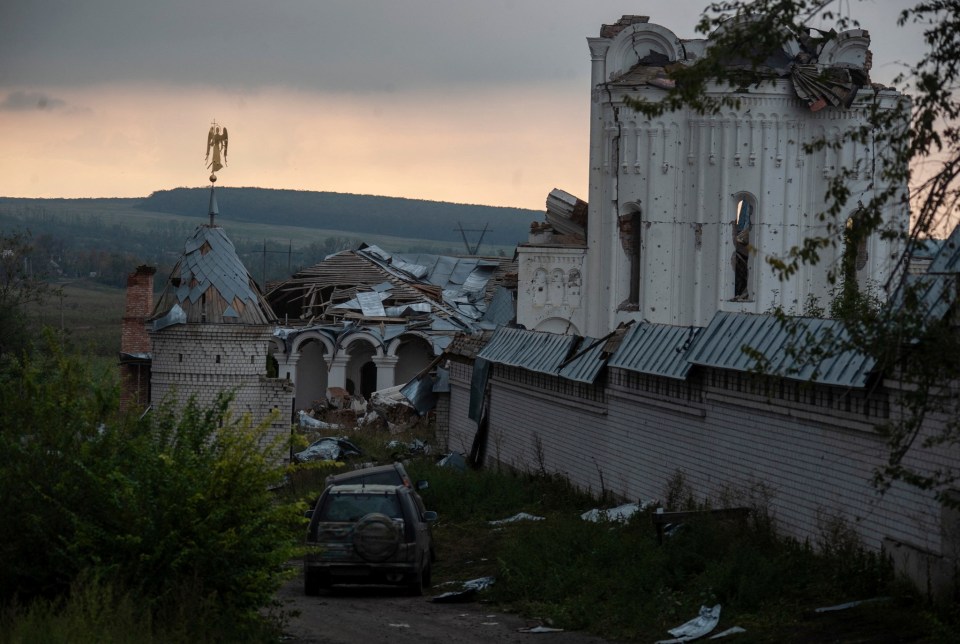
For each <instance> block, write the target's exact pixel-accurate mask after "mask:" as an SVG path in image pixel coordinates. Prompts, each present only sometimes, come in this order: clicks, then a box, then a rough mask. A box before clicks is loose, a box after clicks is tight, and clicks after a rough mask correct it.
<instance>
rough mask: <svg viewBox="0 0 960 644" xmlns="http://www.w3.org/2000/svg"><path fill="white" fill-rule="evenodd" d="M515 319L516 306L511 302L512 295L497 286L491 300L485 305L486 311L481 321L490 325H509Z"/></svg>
mask: <svg viewBox="0 0 960 644" xmlns="http://www.w3.org/2000/svg"><path fill="white" fill-rule="evenodd" d="M516 317H517V305H516V303H514V301H513V293H512V292H511V291H508V290H507V289H505V288H503V287H502V286H498V287H497V290H496V291H494V294H493V299H492V300H490V303H489V304H487V311H486V313H484V314H483V321H484V322H490V323H491V324H495V325H501V324H509V323H510V322H512V321H513V320H514V319H516Z"/></svg>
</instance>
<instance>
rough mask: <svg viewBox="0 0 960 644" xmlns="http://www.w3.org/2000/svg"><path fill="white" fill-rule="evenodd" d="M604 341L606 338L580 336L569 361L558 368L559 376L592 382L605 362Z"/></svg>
mask: <svg viewBox="0 0 960 644" xmlns="http://www.w3.org/2000/svg"><path fill="white" fill-rule="evenodd" d="M606 342H607V341H606V338H604V339H602V340H598V339H596V338H590V337H584V338H582V339H581V340H580V344H579V346H578V347H577V349H576V351H575V352H574V354H573V357H572V359H571V360H570V362H568V363H566V364H565V365H563V366H562V367H561V368H560V372H559V375H560V377H561V378H567V379H568V380H575V381H577V382H585V383H588V384H593V382H595V381H596V379H597V375H599V373H600V370H601V369H602V368H603V366H604V365H605V364H607V356H606V354H604V352H603V348H604V346H606Z"/></svg>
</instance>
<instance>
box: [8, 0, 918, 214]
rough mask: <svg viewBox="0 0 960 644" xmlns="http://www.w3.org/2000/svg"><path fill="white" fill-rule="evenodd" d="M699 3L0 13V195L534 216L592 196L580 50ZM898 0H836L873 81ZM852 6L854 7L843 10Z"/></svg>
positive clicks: (200, 1) (543, 0)
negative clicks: (286, 198) (474, 209)
mask: <svg viewBox="0 0 960 644" xmlns="http://www.w3.org/2000/svg"><path fill="white" fill-rule="evenodd" d="M707 4H708V3H707V2H706V0H669V1H665V0H659V1H657V2H650V1H638V0H635V1H633V2H626V1H619V0H617V1H614V0H483V1H482V2H466V1H460V0H272V1H270V2H267V1H265V0H0V195H2V196H21V197H95V196H102V197H121V196H145V195H147V194H149V193H150V192H152V191H154V190H158V189H164V188H174V187H179V186H202V185H208V184H207V181H206V178H207V176H208V174H209V172H208V170H207V169H206V167H205V165H204V153H205V143H206V132H207V129H208V128H209V126H210V123H211V121H212V120H213V119H216V121H217V122H218V123H221V124H223V125H224V126H226V127H227V128H228V130H229V133H230V148H229V156H228V166H227V168H225V169H224V170H222V171H221V172H220V173H218V174H219V177H220V180H219V182H218V184H217V185H221V186H259V187H267V188H294V189H303V190H325V191H333V192H354V193H363V194H378V195H389V196H399V197H411V198H417V199H433V200H440V201H454V202H462V203H480V204H490V205H500V206H520V207H526V208H535V209H538V210H541V209H543V207H544V200H545V198H546V195H547V193H548V192H549V191H550V190H551V189H552V188H555V187H559V188H563V189H565V190H567V191H569V192H572V193H574V194H576V195H578V196H580V197H582V198H586V196H587V194H586V193H587V168H588V157H587V152H588V150H587V133H588V123H587V117H588V112H589V96H590V55H589V49H588V47H587V43H586V38H587V37H590V36H596V35H598V34H599V30H600V26H601V24H603V23H612V22H614V21H616V20H617V19H618V18H619V17H620V16H621V15H623V14H644V15H649V16H650V18H651V22H656V23H659V24H662V25H664V26H666V27H668V28H669V29H671V30H672V31H674V32H675V33H676V34H677V35H678V36H680V37H681V38H693V37H698V34H696V33H695V31H694V28H695V25H696V22H697V18H698V15H699V13H700V12H701V11H702V10H703V9H704V7H705V6H706V5H707ZM910 4H913V3H912V2H901V1H899V0H860V1H859V2H858V1H857V0H840V2H839V7H840V8H841V9H842V10H843V11H844V12H847V11H849V12H851V13H852V15H853V16H854V17H855V18H859V19H860V20H861V22H862V23H863V26H864V27H865V28H867V29H869V30H870V33H871V35H872V37H873V44H872V49H873V51H874V70H873V78H874V80H878V81H881V82H889V81H890V80H891V79H892V78H893V77H894V75H895V74H896V72H897V71H901V68H900V67H899V66H898V62H899V61H906V62H912V61H915V60H916V59H917V58H918V57H919V55H920V53H921V52H922V43H921V42H920V35H919V34H920V32H919V30H918V29H917V28H915V27H914V28H910V29H899V28H897V27H896V24H895V19H896V14H897V12H898V11H899V9H901V8H903V7H904V6H908V5H910ZM848 7H849V9H848Z"/></svg>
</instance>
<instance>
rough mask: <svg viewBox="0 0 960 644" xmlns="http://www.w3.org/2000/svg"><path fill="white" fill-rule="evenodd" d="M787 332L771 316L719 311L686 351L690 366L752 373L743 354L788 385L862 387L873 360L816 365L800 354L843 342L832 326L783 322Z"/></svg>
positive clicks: (835, 359) (849, 357)
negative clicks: (828, 342) (761, 361)
mask: <svg viewBox="0 0 960 644" xmlns="http://www.w3.org/2000/svg"><path fill="white" fill-rule="evenodd" d="M789 321H790V323H791V324H793V325H794V326H795V328H794V329H792V330H791V329H788V328H787V327H785V326H784V324H783V323H782V322H781V321H780V320H778V319H777V318H776V317H774V316H772V315H757V314H750V313H728V312H724V311H719V312H718V313H717V314H716V315H714V316H713V319H712V320H711V321H710V324H709V325H708V326H707V328H705V329H704V330H703V331H702V332H701V333H700V334H699V338H698V339H697V341H696V344H695V345H694V346H693V348H692V349H691V350H690V353H689V361H690V362H691V363H692V364H696V365H702V366H705V367H715V368H718V369H731V370H735V371H756V370H757V361H756V359H755V357H754V356H752V355H750V353H749V351H754V352H757V353H758V354H759V355H761V356H763V358H764V359H765V360H766V361H767V363H768V365H769V368H768V369H765V370H764V373H770V374H771V375H776V376H782V377H784V378H789V379H791V380H800V381H816V382H819V383H822V384H827V385H838V386H845V387H860V388H862V387H865V386H866V383H867V379H868V377H869V376H870V372H871V370H872V369H873V367H874V360H873V359H872V358H871V357H869V356H866V355H863V354H860V353H855V352H853V351H844V352H842V353H839V354H836V355H831V356H826V357H822V358H820V359H816V358H814V357H813V356H810V355H805V354H804V353H803V352H804V350H805V349H806V348H808V347H813V346H817V345H819V344H820V343H821V342H822V341H823V340H824V339H827V338H830V337H834V338H843V337H845V336H846V333H845V331H844V329H843V325H842V324H841V323H840V322H839V321H837V320H821V319H817V318H789Z"/></svg>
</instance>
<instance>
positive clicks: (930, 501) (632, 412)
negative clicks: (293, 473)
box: [122, 16, 960, 592]
mask: <svg viewBox="0 0 960 644" xmlns="http://www.w3.org/2000/svg"><path fill="white" fill-rule="evenodd" d="M716 35H717V34H712V35H710V36H708V37H707V38H703V39H684V38H680V37H678V36H677V35H676V34H675V33H674V32H672V31H671V30H670V29H668V28H667V27H664V26H661V25H657V24H654V23H651V22H649V20H648V19H647V18H645V17H640V16H624V17H623V18H621V19H620V20H618V21H617V22H615V23H613V24H609V25H603V26H602V27H601V28H600V31H599V35H598V36H596V37H591V38H588V39H587V44H588V46H589V54H590V65H591V75H592V80H591V86H592V88H591V95H590V100H591V110H590V138H589V194H588V195H586V197H587V198H586V200H582V199H580V198H579V197H577V196H574V195H572V194H569V193H567V192H565V191H563V190H554V191H552V192H551V193H550V194H549V195H548V197H547V209H546V218H545V221H543V222H535V223H534V224H533V225H531V228H530V236H529V239H528V240H527V242H526V243H523V244H520V246H519V247H518V249H517V255H516V264H515V265H514V264H512V263H511V262H509V261H505V260H493V259H490V260H488V259H479V258H448V257H446V258H440V257H430V256H419V257H406V256H396V255H391V254H390V253H387V252H385V251H383V250H382V249H379V248H376V247H363V248H360V249H357V250H354V251H344V252H343V253H338V254H336V255H334V256H332V257H330V258H328V259H327V260H325V261H324V262H321V263H320V264H318V265H316V266H313V267H311V268H309V269H306V270H304V271H301V272H300V273H298V274H297V275H294V276H292V277H291V278H290V279H288V280H286V281H284V282H283V283H282V284H279V285H274V286H271V288H270V289H269V290H268V292H267V293H266V295H265V296H264V295H261V293H260V291H259V289H258V288H257V285H256V284H255V283H254V281H253V280H252V279H251V278H250V277H249V273H247V272H246V270H245V269H243V267H242V264H241V263H240V262H239V260H238V259H236V255H235V253H233V249H232V246H230V245H229V242H228V241H227V240H226V237H225V235H223V233H222V229H219V228H216V227H214V226H212V224H211V226H210V227H206V226H202V227H201V228H200V229H198V232H197V234H196V235H195V237H194V238H193V239H191V240H189V241H188V243H187V247H186V248H185V252H184V257H183V259H182V260H181V264H180V265H178V267H177V269H176V270H175V271H174V274H173V275H171V277H170V280H169V282H168V284H167V285H166V289H167V290H166V292H165V294H164V296H163V297H161V299H160V302H159V303H157V304H156V305H154V304H153V302H152V299H150V298H147V296H146V294H147V293H149V292H150V290H149V288H148V287H147V286H146V285H145V284H146V282H147V281H148V280H152V273H151V272H150V269H148V268H142V269H140V270H138V272H137V273H135V274H134V275H133V276H131V289H130V291H129V292H130V293H136V292H138V291H137V289H140V291H139V292H141V293H142V294H143V295H142V297H140V298H139V299H137V298H136V297H128V308H127V317H125V329H124V338H125V344H124V353H123V355H122V361H123V363H124V364H123V367H122V368H123V369H124V370H125V382H126V383H127V385H128V386H127V388H126V391H127V392H128V393H129V394H130V398H129V399H130V402H131V404H139V405H144V404H146V403H147V402H148V401H149V402H158V401H159V400H160V399H161V398H162V397H163V396H164V395H166V393H167V392H168V391H171V390H172V388H173V387H174V386H175V387H176V388H177V390H178V391H179V393H180V395H184V394H195V395H198V397H199V396H201V395H207V396H209V394H204V393H203V392H208V391H212V390H215V389H219V388H223V387H226V386H230V387H233V388H235V389H237V390H239V391H242V392H245V393H244V394H243V395H238V397H237V405H238V408H239V409H242V410H244V411H249V412H251V413H252V414H253V415H254V416H258V417H262V416H264V415H265V414H266V413H268V411H269V410H270V409H274V408H276V409H280V410H281V411H284V410H286V413H285V416H284V417H283V418H282V422H280V423H279V424H278V425H277V431H289V428H290V424H291V423H292V422H293V419H294V412H295V410H297V409H304V408H307V407H309V406H310V405H311V404H312V403H313V401H315V400H323V399H327V400H329V399H330V398H332V397H336V396H339V395H341V392H343V395H350V393H351V392H352V393H354V394H359V395H364V396H366V395H367V394H370V393H372V392H373V391H375V390H381V389H384V388H389V387H394V386H398V385H404V384H407V386H406V387H405V388H404V391H406V392H408V393H409V394H410V395H411V397H413V398H417V399H418V400H419V402H420V403H422V405H423V408H424V409H425V408H426V407H429V406H430V405H431V404H435V412H436V418H437V440H438V441H439V442H440V443H442V444H441V445H439V447H440V448H441V449H445V450H452V451H454V452H460V453H462V454H464V455H465V456H467V458H468V459H470V460H471V461H472V462H473V463H475V464H477V465H481V464H483V463H490V462H493V461H498V462H500V463H504V464H507V465H510V466H513V467H516V468H520V469H528V470H535V471H543V472H548V473H555V474H560V475H563V476H565V477H567V478H569V479H570V480H571V482H573V483H574V484H575V485H577V486H578V487H581V488H584V489H590V490H593V491H594V492H600V491H601V490H602V491H605V492H608V493H612V494H613V495H615V496H617V497H620V498H623V499H628V500H648V501H650V500H657V499H663V498H664V494H665V492H664V490H665V488H666V486H667V483H668V481H670V480H674V479H675V477H676V476H677V475H678V474H679V475H682V477H683V479H684V480H685V481H686V483H687V484H688V485H689V486H690V490H691V492H692V494H694V495H695V497H696V498H697V499H701V500H706V501H713V502H717V501H718V500H720V499H723V500H726V501H732V502H736V503H737V504H738V505H752V504H762V505H763V506H764V507H765V508H767V509H768V510H769V512H770V513H771V514H772V515H773V516H774V517H775V520H776V522H777V525H778V527H779V529H780V530H781V531H782V532H784V533H785V534H788V535H791V536H795V537H797V538H799V539H815V538H816V536H817V535H818V534H819V533H820V531H821V530H823V529H824V527H825V526H826V525H828V524H829V522H831V521H842V522H843V523H844V524H845V525H847V526H848V527H849V528H850V529H851V530H853V531H854V532H855V533H856V534H857V536H858V537H859V538H860V539H861V541H862V543H863V544H864V545H865V546H866V547H868V548H870V549H873V550H883V551H884V552H885V553H887V554H888V555H889V556H890V557H891V558H892V559H893V560H894V562H895V564H896V565H897V567H898V570H900V571H901V572H904V573H906V574H909V575H910V576H911V577H913V578H914V579H915V580H916V581H917V582H918V583H919V584H920V585H921V587H924V588H928V589H931V590H932V591H933V592H942V591H943V589H944V588H947V587H948V586H949V585H950V584H951V583H955V579H953V577H952V575H953V572H952V571H955V570H956V568H957V566H958V555H960V516H958V513H957V512H956V511H954V510H950V509H949V508H946V507H944V506H942V505H941V504H939V503H938V502H937V500H936V499H935V498H934V497H933V495H932V493H930V492H925V491H923V490H920V489H918V488H915V487H910V486H906V485H902V484H899V483H895V484H894V485H893V486H892V487H891V488H890V489H889V490H887V491H886V493H885V494H883V495H881V494H879V493H878V492H877V490H876V489H875V488H874V487H873V486H872V485H871V479H872V475H873V468H874V467H876V466H877V465H878V464H879V463H881V462H883V459H884V458H885V456H886V448H887V445H886V443H885V441H884V439H883V438H882V437H881V436H880V435H879V434H878V432H877V426H878V425H881V424H883V423H885V422H892V421H894V420H895V419H896V418H898V417H899V416H900V415H902V414H903V413H904V412H903V410H902V409H901V408H900V407H899V405H900V402H899V397H898V387H899V386H900V383H898V381H897V380H896V374H892V373H888V372H886V371H885V370H884V367H883V365H878V364H876V363H875V362H874V361H873V360H872V359H871V358H869V357H868V356H864V355H859V354H855V353H852V352H846V353H842V354H839V355H833V356H829V357H822V358H821V359H820V360H819V361H817V362H816V363H814V364H807V363H805V362H803V361H802V360H800V359H799V358H797V357H796V356H795V354H793V353H792V352H791V351H790V346H789V345H790V342H791V336H790V335H789V334H788V333H787V332H786V331H785V330H784V327H783V325H781V324H780V323H779V321H778V319H777V318H776V317H775V316H773V315H771V314H770V311H772V310H775V309H776V310H782V311H785V312H787V313H792V314H795V315H799V314H800V313H801V312H802V310H803V308H804V306H805V305H806V304H807V303H808V302H821V303H826V302H828V301H829V298H830V296H831V292H830V288H831V287H830V283H829V280H828V279H827V275H828V271H830V270H831V268H836V267H837V266H839V265H840V264H841V262H844V265H845V266H849V267H850V270H849V271H848V272H847V273H845V274H844V278H845V279H848V280H853V281H855V283H856V285H857V287H858V288H860V289H863V290H864V291H871V292H874V293H875V295H877V296H878V297H880V298H888V297H890V294H888V293H885V292H883V291H882V289H881V288H880V287H881V286H882V285H883V284H886V283H888V281H889V278H890V277H891V276H892V275H894V274H895V271H897V270H902V268H901V269H898V263H899V262H900V260H901V257H902V256H903V252H904V248H903V246H902V242H901V241H899V240H898V239H897V238H896V236H891V237H886V238H884V237H881V236H880V235H879V234H877V235H874V236H872V237H870V238H868V239H866V240H865V241H863V242H860V243H858V244H857V245H856V246H855V247H846V246H845V245H844V244H838V245H837V246H836V247H830V248H827V249H825V250H824V252H823V253H822V254H821V258H820V261H819V262H818V263H817V264H815V265H803V266H801V267H800V269H799V270H798V271H797V272H795V273H793V274H792V275H790V276H789V277H787V278H786V279H783V280H781V279H779V277H778V276H777V275H775V274H774V273H773V272H772V271H771V270H770V269H769V267H768V264H767V261H766V260H767V259H768V258H785V257H786V256H787V254H788V253H789V252H790V249H791V248H793V247H795V246H798V245H800V244H802V242H803V240H804V239H805V238H807V237H809V236H811V235H822V234H824V233H825V230H824V228H823V226H824V225H825V224H824V222H823V221H821V220H820V219H819V218H818V217H817V214H818V213H819V212H821V211H822V210H823V209H824V206H825V203H824V200H823V195H824V194H825V193H826V191H827V186H828V182H829V181H830V180H831V179H832V178H834V177H836V176H837V175H838V173H840V172H847V173H849V176H850V177H851V183H850V184H849V187H850V189H851V194H852V195H853V198H852V199H851V203H854V204H855V203H857V202H858V201H864V202H866V201H867V200H869V199H870V198H871V197H872V196H873V195H874V194H875V193H877V192H878V191H882V190H885V189H887V188H890V187H892V188H893V189H894V190H895V191H896V190H900V191H905V189H906V188H905V187H901V186H888V185H886V184H884V182H883V180H882V178H881V177H880V176H878V175H877V171H876V168H877V164H876V163H875V160H876V155H879V154H882V151H881V150H877V149H873V147H872V146H869V145H862V144H854V143H852V142H843V136H842V135H843V133H845V132H846V131H848V130H850V129H851V128H857V127H860V126H861V125H863V124H865V123H866V122H867V121H866V118H867V111H868V110H869V109H870V107H871V106H872V105H875V104H876V105H879V106H880V107H881V108H882V109H885V108H887V107H893V106H895V105H897V104H898V103H899V102H900V101H902V100H904V99H903V97H902V95H901V94H899V93H898V92H897V91H895V90H894V89H890V88H886V87H883V86H880V85H876V84H873V83H871V82H870V66H871V54H870V50H869V46H870V36H869V33H868V32H867V31H866V30H862V29H855V30H850V31H845V32H842V33H837V34H832V35H830V37H827V38H823V39H821V40H819V41H817V42H816V43H813V44H811V42H809V41H805V40H803V39H797V40H796V41H792V42H790V43H788V44H787V46H786V47H785V48H784V50H783V51H782V52H778V56H777V57H776V58H777V60H780V61H781V63H782V64H781V65H780V66H779V67H775V68H774V72H775V73H774V74H773V75H772V76H770V77H767V78H765V79H763V80H762V82H756V83H753V84H750V85H749V86H745V87H739V88H733V89H730V88H720V87H717V88H715V89H714V90H713V91H715V92H716V94H717V95H718V96H720V95H723V94H724V93H726V94H734V95H735V97H736V98H737V99H738V100H739V103H738V107H736V108H728V109H727V110H726V111H725V112H722V113H719V114H714V115H707V116H705V115H701V114H698V113H696V112H695V111H693V110H679V111H675V112H670V113H668V114H665V115H664V116H663V117H660V118H656V119H647V118H645V117H644V116H642V115H641V114H639V113H637V112H635V111H633V110H632V109H631V108H630V107H629V105H628V103H627V101H626V99H627V98H628V97H629V98H631V99H638V100H650V101H656V100H660V98H661V97H662V96H663V93H664V91H665V88H669V87H670V85H671V83H672V80H671V78H670V70H671V69H674V68H675V67H676V66H677V65H681V66H683V65H690V64H693V63H694V62H695V61H696V60H697V59H698V58H699V57H701V56H702V55H703V53H704V52H705V51H706V50H707V49H708V48H709V47H710V42H711V39H712V38H714V37H716ZM821 77H827V78H831V79H834V81H836V79H840V80H839V81H836V82H833V81H832V82H831V83H825V84H824V83H820V82H818V80H819V79H821ZM817 140H830V141H837V142H839V144H838V145H837V146H823V147H819V148H817V147H816V146H814V148H813V149H808V147H807V146H806V145H805V144H809V143H811V142H814V141H817ZM889 203H890V205H889V207H888V208H887V209H886V210H885V211H884V213H883V217H884V222H883V224H884V227H885V228H887V229H888V230H892V231H901V232H905V231H907V230H908V229H909V212H908V210H907V208H906V206H905V205H903V204H904V203H905V202H904V201H903V200H897V199H894V200H890V201H889ZM856 216H857V213H856V210H855V209H851V211H850V212H848V213H842V214H841V215H840V218H841V221H843V220H847V221H848V222H851V223H852V224H854V225H855V223H856ZM851 258H852V260H853V261H845V260H850V259H851ZM958 272H960V232H958V231H954V233H953V234H952V235H951V236H950V239H948V240H946V242H944V243H943V244H942V246H940V247H939V248H938V249H937V250H936V252H934V253H932V254H931V256H930V257H929V262H928V266H927V267H926V269H925V272H922V274H920V275H918V276H917V277H918V278H919V279H927V280H929V283H930V287H929V289H928V290H927V292H926V293H927V295H926V296H925V297H927V298H928V299H929V302H928V304H929V306H928V307H927V310H928V311H929V313H930V315H931V316H939V317H940V318H945V319H952V320H953V321H954V323H956V321H957V319H958V318H957V311H958V309H957V303H956V289H955V288H951V287H950V284H955V281H956V279H957V273H958ZM794 320H795V321H796V324H797V325H799V328H801V330H802V331H803V332H805V333H811V334H814V335H818V334H820V335H822V334H827V335H829V334H836V333H842V332H843V331H842V328H841V327H840V325H839V324H838V323H836V322H835V321H832V320H827V319H816V318H803V317H796V318H794ZM144 321H145V322H146V324H144ZM128 322H129V328H130V337H131V338H134V337H138V339H136V340H135V341H132V342H131V343H126V338H127V330H128V328H127V323H128ZM138 328H139V329H140V330H141V332H142V333H141V335H140V336H136V333H135V331H137V329H138ZM743 347H750V348H751V351H750V352H749V353H748V352H744V350H743ZM268 356H270V361H271V362H272V364H273V365H274V366H273V369H274V371H271V372H270V377H268V375H267V373H268V371H267V368H266V365H267V363H268ZM757 357H760V358H762V359H763V360H764V361H765V362H766V363H767V365H768V371H767V375H765V376H764V377H758V375H757V373H756V370H755V366H756V359H757ZM425 391H426V395H424V392H425ZM426 399H430V400H431V402H430V403H425V402H424V400H426ZM951 420H952V419H951V418H948V417H945V416H943V415H942V414H940V415H938V414H932V415H930V416H928V418H926V420H925V422H926V425H925V427H924V428H923V431H922V434H921V439H920V440H919V441H918V443H917V444H918V445H920V444H921V441H922V438H923V436H926V435H930V434H932V433H936V432H937V431H938V430H939V429H941V428H942V427H944V426H945V424H946V423H948V422H951ZM957 451H958V450H957V449H956V447H954V446H948V445H938V446H933V447H919V448H916V449H915V450H914V451H913V452H912V453H911V455H910V458H911V459H914V461H915V462H913V463H912V464H913V465H914V466H917V467H920V468H927V469H930V470H935V469H936V468H944V467H953V466H955V464H956V463H957V462H958V461H960V454H958V453H957ZM667 509H668V510H669V509H671V508H667Z"/></svg>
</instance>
